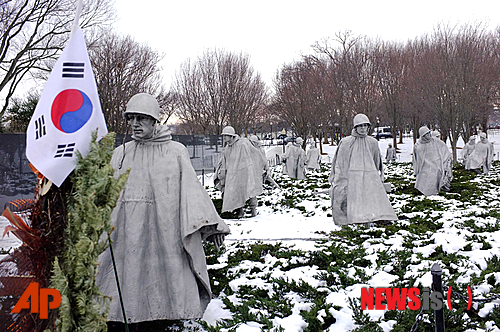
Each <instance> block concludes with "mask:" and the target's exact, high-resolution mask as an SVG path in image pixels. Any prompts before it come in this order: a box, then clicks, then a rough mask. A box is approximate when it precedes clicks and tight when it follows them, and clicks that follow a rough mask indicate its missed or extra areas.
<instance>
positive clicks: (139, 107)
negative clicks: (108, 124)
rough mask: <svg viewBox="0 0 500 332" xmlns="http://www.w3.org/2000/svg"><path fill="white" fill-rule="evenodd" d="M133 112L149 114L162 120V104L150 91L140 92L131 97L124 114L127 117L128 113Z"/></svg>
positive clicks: (157, 119)
mask: <svg viewBox="0 0 500 332" xmlns="http://www.w3.org/2000/svg"><path fill="white" fill-rule="evenodd" d="M131 113H135V114H145V115H149V116H150V117H152V118H154V119H155V120H156V121H160V105H159V104H158V101H157V100H156V98H155V97H153V96H152V95H150V94H149V93H138V94H136V95H134V96H132V98H130V100H129V101H128V103H127V108H126V110H125V112H123V116H124V117H125V119H127V114H131Z"/></svg>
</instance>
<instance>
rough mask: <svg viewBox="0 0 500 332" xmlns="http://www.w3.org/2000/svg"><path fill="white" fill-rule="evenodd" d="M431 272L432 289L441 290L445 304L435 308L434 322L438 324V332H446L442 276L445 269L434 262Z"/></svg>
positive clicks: (434, 290)
mask: <svg viewBox="0 0 500 332" xmlns="http://www.w3.org/2000/svg"><path fill="white" fill-rule="evenodd" d="M431 274H432V291H433V292H439V293H441V295H442V300H443V305H442V306H441V309H439V310H434V322H435V325H436V332H444V331H445V330H444V295H443V286H442V283H441V276H442V274H443V271H442V270H441V267H440V266H439V264H438V263H434V264H433V265H432V266H431Z"/></svg>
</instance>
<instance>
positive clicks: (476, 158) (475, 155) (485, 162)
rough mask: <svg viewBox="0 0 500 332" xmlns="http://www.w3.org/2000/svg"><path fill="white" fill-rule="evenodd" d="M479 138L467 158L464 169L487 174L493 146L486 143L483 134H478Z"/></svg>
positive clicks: (486, 140) (491, 160) (490, 163)
mask: <svg viewBox="0 0 500 332" xmlns="http://www.w3.org/2000/svg"><path fill="white" fill-rule="evenodd" d="M479 137H480V138H481V140H480V141H479V142H478V143H477V144H476V147H475V148H474V150H473V151H472V153H471V154H470V155H469V157H468V158H467V162H466V164H465V168H466V169H470V170H476V171H477V172H478V173H479V172H481V171H482V172H483V174H488V172H489V171H490V169H491V165H492V163H493V145H491V143H490V142H489V141H488V139H487V138H486V134H485V133H481V134H479Z"/></svg>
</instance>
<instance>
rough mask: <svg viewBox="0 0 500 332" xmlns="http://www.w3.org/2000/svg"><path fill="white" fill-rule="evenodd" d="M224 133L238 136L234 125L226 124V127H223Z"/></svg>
mask: <svg viewBox="0 0 500 332" xmlns="http://www.w3.org/2000/svg"><path fill="white" fill-rule="evenodd" d="M222 135H228V136H236V132H235V131H234V128H233V127H231V126H225V127H224V129H222Z"/></svg>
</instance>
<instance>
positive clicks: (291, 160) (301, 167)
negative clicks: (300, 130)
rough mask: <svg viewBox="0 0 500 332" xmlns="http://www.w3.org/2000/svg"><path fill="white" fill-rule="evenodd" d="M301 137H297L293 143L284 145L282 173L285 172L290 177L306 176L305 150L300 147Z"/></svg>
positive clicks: (301, 177)
mask: <svg viewBox="0 0 500 332" xmlns="http://www.w3.org/2000/svg"><path fill="white" fill-rule="evenodd" d="M302 142H304V140H303V139H302V137H297V139H296V140H295V142H294V143H290V144H288V145H287V146H286V152H285V154H284V155H283V157H282V160H283V161H284V162H285V165H284V166H283V167H284V169H285V170H284V172H283V174H287V175H288V176H289V177H291V178H292V179H297V180H303V179H305V178H306V173H305V165H306V152H305V151H304V149H302V146H301V145H302Z"/></svg>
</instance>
